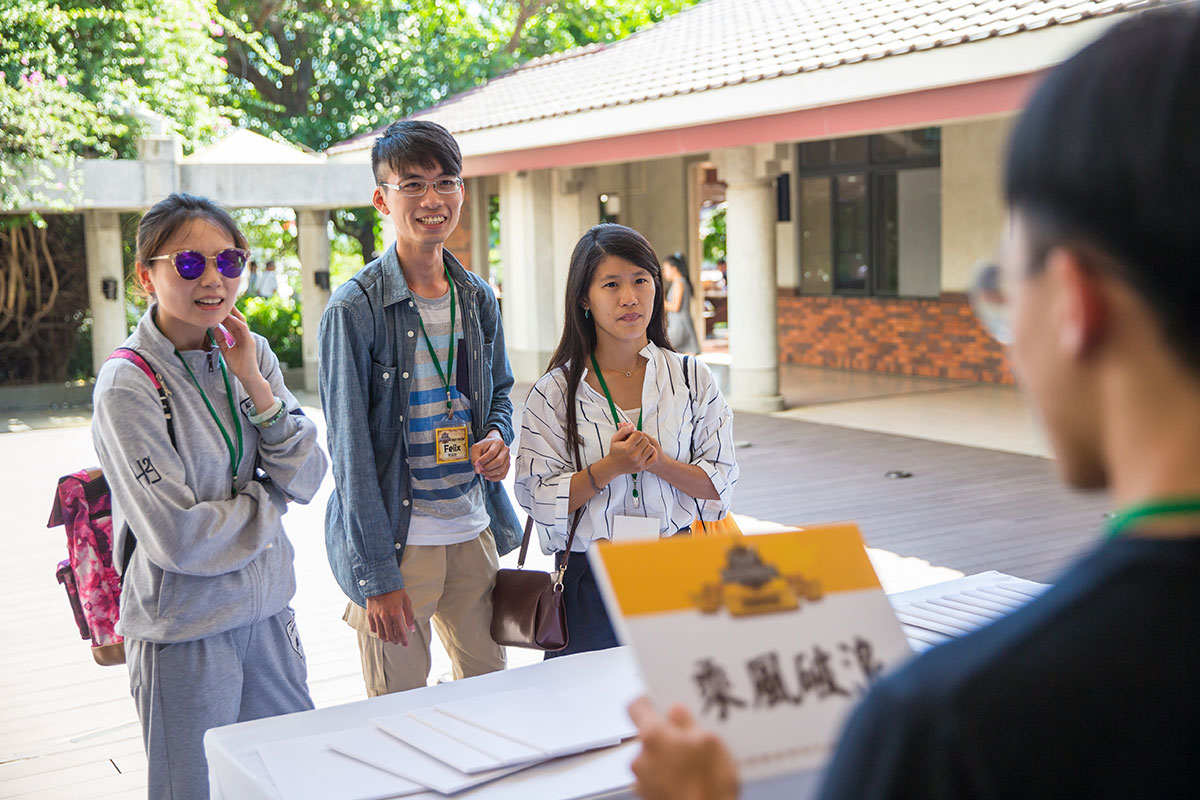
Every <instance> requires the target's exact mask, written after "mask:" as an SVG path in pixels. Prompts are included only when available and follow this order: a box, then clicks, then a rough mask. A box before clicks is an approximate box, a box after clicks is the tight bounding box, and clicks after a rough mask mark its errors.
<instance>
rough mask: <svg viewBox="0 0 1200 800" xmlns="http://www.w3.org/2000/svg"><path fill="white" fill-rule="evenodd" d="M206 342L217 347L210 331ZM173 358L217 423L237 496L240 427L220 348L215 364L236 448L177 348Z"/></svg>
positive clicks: (240, 443)
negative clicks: (227, 400) (221, 381)
mask: <svg viewBox="0 0 1200 800" xmlns="http://www.w3.org/2000/svg"><path fill="white" fill-rule="evenodd" d="M208 341H209V342H211V343H212V346H213V347H217V342H216V340H215V339H213V335H212V331H211V330H210V331H209V332H208ZM175 357H176V358H178V359H179V361H180V363H182V364H183V368H184V369H186V370H187V374H188V377H190V378H191V379H192V383H193V384H195V386H196V391H198V392H200V397H201V399H203V400H204V405H205V406H207V407H208V413H209V415H211V416H212V418H213V422H215V423H217V429H218V430H219V431H221V438H223V439H224V440H225V446H226V447H227V448H229V464H230V471H231V472H232V473H233V481H232V493H233V494H235V495H236V494H237V474H238V466H239V465H240V464H241V463H242V426H241V424H240V423H239V422H238V409H237V403H235V402H234V400H233V387H232V386H230V384H229V373H228V372H227V371H226V370H225V359H224V358H222V357H221V352H220V348H217V364H219V365H220V367H221V377H222V378H224V379H225V396H226V397H227V398H228V399H229V413H230V415H231V416H232V417H233V429H234V430H235V431H236V432H237V448H236V449H235V448H234V446H233V440H232V439H231V438H230V436H229V433H228V431H226V430H225V426H224V425H222V424H221V418H220V417H218V416H217V410H216V409H215V408H213V404H212V403H210V402H209V400H208V395H207V394H205V393H204V389H203V388H201V386H200V381H198V380H196V376H195V374H194V373H193V372H192V368H191V367H189V366H188V363H187V361H186V360H184V358H183V354H182V353H180V352H179V348H175Z"/></svg>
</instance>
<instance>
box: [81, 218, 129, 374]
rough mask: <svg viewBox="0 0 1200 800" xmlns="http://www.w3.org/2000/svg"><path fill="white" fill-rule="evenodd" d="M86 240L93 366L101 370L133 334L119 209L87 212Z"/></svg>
mask: <svg viewBox="0 0 1200 800" xmlns="http://www.w3.org/2000/svg"><path fill="white" fill-rule="evenodd" d="M83 241H84V250H85V253H86V257H87V283H88V306H89V307H90V308H91V312H92V367H93V368H94V369H95V371H96V372H99V371H100V367H101V366H102V365H103V364H104V360H105V359H107V358H108V356H109V354H111V353H112V351H113V350H115V349H116V348H118V347H120V346H121V343H122V342H124V341H125V338H126V337H127V336H128V335H129V331H128V330H127V329H126V322H125V269H124V266H123V264H122V263H121V262H122V248H121V224H120V219H119V217H118V215H117V212H115V211H85V212H83ZM105 290H107V292H108V293H107V295H106V294H105Z"/></svg>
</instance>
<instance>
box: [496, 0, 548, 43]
mask: <svg viewBox="0 0 1200 800" xmlns="http://www.w3.org/2000/svg"><path fill="white" fill-rule="evenodd" d="M549 2H550V0H519V1H518V3H517V22H516V24H515V25H513V32H512V36H510V37H509V39H508V44H507V45H505V46H504V52H505V53H507V54H508V55H510V56H511V55H512V54H513V53H515V52H516V51H517V47H518V46H520V44H521V34H523V33H524V32H525V25H526V24H527V23H528V22H529V18H530V17H532V16H533V15H534V14H536V13H537V12H538V11H540V10H541V9H542V8H543V7H544V6H546V5H549Z"/></svg>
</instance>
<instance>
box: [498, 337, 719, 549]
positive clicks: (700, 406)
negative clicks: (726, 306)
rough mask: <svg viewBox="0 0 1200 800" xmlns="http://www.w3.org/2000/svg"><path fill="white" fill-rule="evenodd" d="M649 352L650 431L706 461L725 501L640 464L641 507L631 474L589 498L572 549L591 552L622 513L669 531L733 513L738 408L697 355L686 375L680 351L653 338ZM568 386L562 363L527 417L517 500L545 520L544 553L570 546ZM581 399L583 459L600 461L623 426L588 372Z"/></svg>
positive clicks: (690, 458)
mask: <svg viewBox="0 0 1200 800" xmlns="http://www.w3.org/2000/svg"><path fill="white" fill-rule="evenodd" d="M641 355H642V356H644V357H645V358H646V359H647V364H646V377H645V380H644V381H643V384H642V430H644V431H645V432H646V433H648V434H650V435H651V436H653V437H654V438H655V439H657V440H658V443H659V444H660V445H661V446H662V449H663V452H664V453H666V454H667V455H668V456H671V457H672V458H674V459H676V460H678V461H682V462H684V463H691V464H694V465H696V466H698V467H700V468H701V469H703V470H704V472H705V473H707V475H708V477H709V479H710V480H711V481H712V483H713V486H714V487H715V488H716V490H717V492H718V493H719V494H720V499H718V500H696V499H695V498H692V497H689V496H688V495H686V494H684V493H683V492H682V491H680V490H679V489H676V488H675V487H674V486H672V485H671V484H670V483H668V482H666V481H665V480H663V479H661V478H659V477H658V476H657V475H653V474H651V473H649V472H642V473H640V474H639V476H638V495H639V500H640V501H641V503H640V505H638V506H634V505H633V496H632V488H633V487H632V481H631V480H630V477H629V476H628V475H619V476H617V477H616V478H615V479H613V481H612V483H610V484H609V485H608V486H606V487H605V488H604V489H603V491H601V492H600V494H598V495H596V496H595V497H593V498H592V499H591V500H590V501H589V502H588V504H587V506H586V507H585V509H584V513H583V517H582V518H581V519H580V521H579V530H578V531H577V532H576V534H575V542H574V545H573V546H572V548H571V549H572V550H573V551H576V552H579V551H584V550H586V549H587V548H588V544H589V543H590V542H591V541H592V540H593V539H611V538H612V535H613V518H614V517H616V516H618V515H625V516H639V517H644V516H652V517H657V518H658V520H659V522H660V525H659V531H660V533H661V534H662V535H668V536H669V535H672V534H674V533H675V532H676V531H679V530H681V529H683V528H686V527H688V526H689V525H691V524H692V521H693V520H695V519H696V518H697V517H698V516H702V517H703V519H706V520H715V519H719V518H721V517H722V516H724V515H725V514H727V513H728V512H729V506H730V503H731V502H732V497H733V487H734V486H735V485H736V484H737V479H738V466H737V461H736V459H735V455H734V449H733V411H732V410H731V409H730V408H729V404H728V403H726V402H725V398H724V397H723V396H722V395H721V390H720V389H719V388H717V383H716V380H715V379H714V378H713V375H712V373H711V372H710V371H709V369H708V365H707V364H705V363H704V362H702V361H700V360H699V359H697V358H694V357H689V358H688V359H687V362H686V363H687V372H688V375H687V380H686V381H685V380H684V360H683V356H681V355H680V354H678V353H673V352H670V351H668V350H661V349H659V348H658V347H657V346H656V345H655V344H654V343H653V342H651V343H649V344H647V345H646V347H644V348H643V349H642V351H641ZM586 376H587V371H586V370H585V371H584V377H586ZM689 384H690V386H689ZM566 394H567V386H566V373H565V370H563V369H562V368H559V369H556V370H554V371H553V372H549V373H547V374H545V375H543V376H542V377H541V379H540V380H538V382H537V383H536V384H534V387H533V390H532V391H531V392H530V393H529V399H528V400H527V401H526V403H525V412H524V414H523V416H522V417H521V433H520V441H519V445H518V448H517V464H516V478H515V489H516V492H515V493H516V497H517V502H519V503H520V504H521V506H522V507H523V508H524V509H525V510H526V511H527V512H529V514H530V515H531V516H532V517H533V519H534V521H535V522H536V523H537V525H536V527H537V531H538V538H539V540H540V542H541V546H542V551H543V552H545V553H551V552H555V551H561V550H564V549H565V548H566V542H567V529H568V526H569V523H570V517H571V515H570V514H568V513H567V504H568V500H569V497H570V491H571V488H570V487H571V476H572V475H574V474H575V472H576V468H575V464H574V457H573V454H572V449H571V448H570V447H568V445H567V439H566V425H567V422H566V420H567V413H566ZM576 403H577V405H578V412H577V414H578V423H579V434H580V436H581V437H582V438H583V443H582V444H581V445H580V448H579V450H580V456H581V457H582V458H583V461H584V464H585V465H586V464H592V463H595V462H596V461H599V460H600V459H601V458H603V457H604V456H605V455H606V454H607V453H608V449H609V445H610V443H611V441H612V437H613V435H614V434H615V433H616V431H617V428H616V425H614V424H613V420H612V416H611V412H610V411H609V406H608V400H606V399H605V397H604V395H603V394H600V393H599V392H597V391H596V390H595V389H593V388H592V387H591V386H589V385H588V384H587V383H586V382H585V381H583V380H581V381H580V385H579V392H578V394H577V395H576ZM618 412H619V413H620V414H621V416H622V418H623V419H625V420H626V421H628V422H632V423H633V424H635V425H636V424H637V418H636V415H635V417H634V418H633V419H629V418H628V415H627V414H625V412H624V411H623V410H622V409H618Z"/></svg>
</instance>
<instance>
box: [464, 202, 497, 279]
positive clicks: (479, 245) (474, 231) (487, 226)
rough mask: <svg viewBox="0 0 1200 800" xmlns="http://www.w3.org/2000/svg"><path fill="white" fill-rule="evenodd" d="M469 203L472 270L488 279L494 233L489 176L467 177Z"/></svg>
mask: <svg viewBox="0 0 1200 800" xmlns="http://www.w3.org/2000/svg"><path fill="white" fill-rule="evenodd" d="M467 203H468V204H469V206H470V207H469V214H468V216H469V217H470V220H471V271H472V272H474V273H475V274H476V275H478V276H480V277H481V278H483V279H484V280H487V279H488V275H490V274H491V266H490V265H489V264H488V244H489V240H490V239H491V233H492V226H491V220H489V219H488V191H487V178H467Z"/></svg>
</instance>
